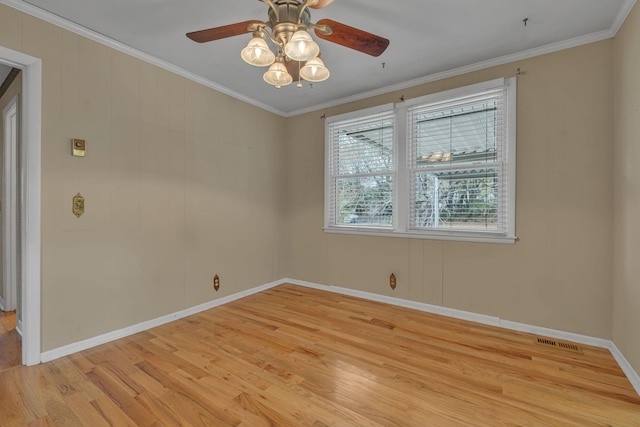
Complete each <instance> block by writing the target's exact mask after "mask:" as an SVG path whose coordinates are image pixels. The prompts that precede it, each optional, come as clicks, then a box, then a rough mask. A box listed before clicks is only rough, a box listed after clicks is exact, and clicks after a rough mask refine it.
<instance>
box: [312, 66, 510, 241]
mask: <svg viewBox="0 0 640 427" xmlns="http://www.w3.org/2000/svg"><path fill="white" fill-rule="evenodd" d="M501 87H504V88H506V95H505V100H504V126H505V129H504V133H505V139H506V141H505V143H504V147H503V149H506V150H507V153H506V159H505V161H506V166H505V170H504V172H503V174H502V177H506V189H505V192H504V194H505V196H506V203H505V204H506V206H505V210H504V215H505V217H504V218H503V220H504V221H505V232H504V233H501V232H495V233H494V232H488V231H459V230H436V229H416V228H412V227H411V226H410V223H411V220H410V215H411V207H410V202H409V200H410V185H412V184H411V182H410V179H411V173H410V166H409V153H408V150H409V149H410V147H411V143H410V141H408V140H407V138H408V126H409V121H408V114H407V111H408V109H409V108H411V107H414V106H417V105H421V104H430V103H435V102H441V101H446V100H452V99H455V98H458V97H463V96H467V95H471V94H473V93H479V92H483V91H487V90H491V89H497V88H501ZM516 94H517V78H516V77H512V78H501V79H495V80H491V81H487V82H482V83H477V84H473V85H469V86H464V87H460V88H456V89H451V90H446V91H442V92H437V93H433V94H430V95H426V96H421V97H418V98H414V99H410V100H407V101H403V102H400V103H396V104H384V105H380V106H377V107H373V108H367V109H364V110H358V111H353V112H349V113H345V114H340V115H336V116H331V117H328V118H327V119H326V122H325V202H324V209H325V213H324V227H323V230H324V231H325V232H327V233H338V234H351V235H366V236H385V237H402V238H414V239H435V240H452V241H466V242H486V243H507V244H513V243H515V241H516V240H517V237H516V234H515V226H516V224H515V219H516V102H517V96H516ZM391 110H393V111H394V138H393V153H394V154H393V155H394V170H393V173H392V176H393V227H392V228H389V227H385V228H382V227H375V226H360V225H353V224H348V225H347V224H332V223H331V221H332V218H330V212H331V206H330V202H331V200H332V197H331V195H332V192H333V191H335V189H334V188H332V187H331V172H332V171H331V170H330V167H331V162H330V158H329V156H330V153H331V144H332V143H333V141H331V140H330V136H331V134H330V127H331V125H332V124H333V123H337V122H338V123H339V122H343V121H347V120H354V119H358V118H359V117H361V118H365V117H368V116H371V115H374V114H380V113H382V112H385V111H391ZM502 181H504V179H503V180H502ZM500 185H504V182H501V183H500Z"/></svg>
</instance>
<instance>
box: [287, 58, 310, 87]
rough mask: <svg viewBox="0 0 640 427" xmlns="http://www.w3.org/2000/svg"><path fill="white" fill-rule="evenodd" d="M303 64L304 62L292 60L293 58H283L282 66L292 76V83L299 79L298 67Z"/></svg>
mask: <svg viewBox="0 0 640 427" xmlns="http://www.w3.org/2000/svg"><path fill="white" fill-rule="evenodd" d="M304 64H305V63H304V62H300V61H294V60H293V59H291V60H289V59H285V60H284V66H285V67H286V69H287V71H288V72H289V74H290V75H291V77H293V82H294V83H298V80H300V69H301V68H302V67H304Z"/></svg>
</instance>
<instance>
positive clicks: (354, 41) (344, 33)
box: [316, 19, 389, 56]
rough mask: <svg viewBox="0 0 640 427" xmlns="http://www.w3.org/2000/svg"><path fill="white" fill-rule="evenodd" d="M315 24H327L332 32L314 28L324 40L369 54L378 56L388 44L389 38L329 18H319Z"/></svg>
mask: <svg viewBox="0 0 640 427" xmlns="http://www.w3.org/2000/svg"><path fill="white" fill-rule="evenodd" d="M317 25H328V26H329V27H331V29H332V30H333V32H332V33H331V34H329V35H327V34H323V33H322V32H321V31H318V29H317V28H316V35H317V36H318V37H319V38H321V39H324V40H328V41H330V42H333V43H337V44H339V45H342V46H345V47H348V48H351V49H354V50H357V51H360V52H362V53H366V54H367V55H371V56H380V55H381V54H382V52H384V51H385V49H386V48H387V46H389V40H387V39H385V38H384V37H380V36H376V35H375V34H371V33H368V32H366V31H363V30H359V29H357V28H354V27H350V26H348V25H345V24H341V23H339V22H336V21H332V20H331V19H321V20H319V21H318V23H317Z"/></svg>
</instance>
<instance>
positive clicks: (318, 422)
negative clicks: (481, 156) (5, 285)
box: [0, 285, 640, 427]
mask: <svg viewBox="0 0 640 427" xmlns="http://www.w3.org/2000/svg"><path fill="white" fill-rule="evenodd" d="M5 323H7V322H5ZM580 347H581V348H582V353H571V352H567V351H563V350H560V349H557V348H548V347H545V346H541V345H539V344H537V343H536V342H535V340H534V337H533V336H532V335H530V334H526V333H521V332H516V331H511V330H505V329H501V328H497V327H492V326H488V325H482V324H475V323H471V322H467V321H464V320H458V319H450V318H446V317H442V316H437V315H434V314H429V313H422V312H418V311H414V310H410V309H406V308H401V307H395V306H389V305H386V304H383V303H379V302H371V301H365V300H362V299H359V298H355V297H351V296H345V295H338V294H333V293H328V292H324V291H320V290H316V289H309V288H304V287H298V286H293V285H281V286H278V287H276V288H273V289H270V290H267V291H263V292H261V293H259V294H255V295H252V296H249V297H246V298H243V299H241V300H238V301H235V302H231V303H228V304H226V305H223V306H220V307H217V308H214V309H211V310H207V311H205V312H202V313H199V314H196V315H194V316H190V317H188V318H185V319H181V320H179V321H176V322H172V323H169V324H166V325H163V326H160V327H158V328H154V329H152V330H149V331H145V332H142V333H140V334H136V335H133V336H130V337H127V338H123V339H121V340H118V341H115V342H112V343H108V344H105V345H102V346H99V347H96V348H93V349H90V350H87V351H84V352H81V353H77V354H74V355H71V356H68V357H65V358H61V359H58V360H55V361H53V362H49V363H46V364H43V365H39V366H34V367H28V368H27V367H14V368H9V369H5V370H4V371H0V426H13V425H23V426H24V425H33V426H49V425H58V426H67V425H68V426H71V425H91V426H94V425H95V426H107V425H117V426H128V425H131V426H134V425H167V426H172V425H183V426H225V425H234V426H252V427H254V426H262V425H264V426H268V425H282V426H318V427H319V426H372V427H379V426H391V425H402V426H425V425H437V426H445V427H446V426H470V425H473V426H491V427H494V426H519V425H523V426H526V425H532V426H539V425H541V426H580V427H584V426H621V427H622V426H625V427H626V426H640V396H638V395H637V394H636V392H635V390H634V389H633V387H632V386H631V384H630V383H629V381H628V380H627V379H626V377H625V376H624V374H623V372H622V371H621V369H620V367H619V366H618V365H617V363H616V362H615V360H614V358H613V357H612V356H611V354H610V353H609V351H608V350H606V349H601V348H596V347H590V346H582V345H581V346H580Z"/></svg>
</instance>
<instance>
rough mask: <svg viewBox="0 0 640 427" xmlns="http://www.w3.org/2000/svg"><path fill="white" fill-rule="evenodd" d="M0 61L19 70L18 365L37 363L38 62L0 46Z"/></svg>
mask: <svg viewBox="0 0 640 427" xmlns="http://www.w3.org/2000/svg"><path fill="white" fill-rule="evenodd" d="M0 61H1V62H3V63H5V64H7V65H10V66H12V67H15V68H19V69H21V70H22V98H21V99H22V105H21V113H22V117H21V118H22V120H21V129H20V130H21V132H20V135H21V139H22V216H21V218H20V220H21V224H22V257H21V258H22V334H23V335H22V364H24V365H35V364H38V363H40V360H41V355H40V345H41V343H40V333H41V330H40V314H41V313H40V241H41V235H40V230H41V224H40V219H41V216H40V208H41V200H40V194H41V182H40V179H41V170H40V168H41V158H40V156H41V154H40V152H41V139H42V125H41V120H42V61H41V60H40V59H39V58H35V57H33V56H30V55H26V54H24V53H21V52H17V51H15V50H12V49H8V48H5V47H2V46H0Z"/></svg>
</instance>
